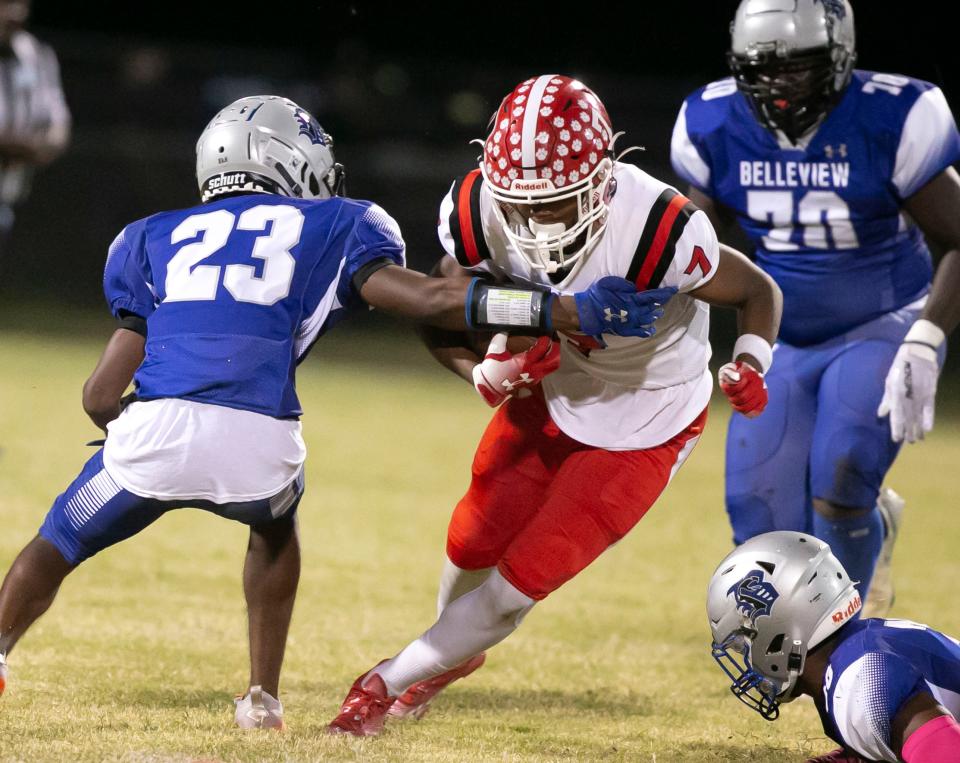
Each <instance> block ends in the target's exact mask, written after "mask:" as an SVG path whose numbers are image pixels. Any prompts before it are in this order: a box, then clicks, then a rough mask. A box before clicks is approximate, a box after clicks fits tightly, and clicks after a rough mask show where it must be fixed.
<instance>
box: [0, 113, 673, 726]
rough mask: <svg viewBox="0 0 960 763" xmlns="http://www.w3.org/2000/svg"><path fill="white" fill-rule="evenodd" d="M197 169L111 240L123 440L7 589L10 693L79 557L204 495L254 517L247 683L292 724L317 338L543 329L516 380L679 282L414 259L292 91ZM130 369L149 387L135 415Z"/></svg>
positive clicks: (234, 116)
mask: <svg viewBox="0 0 960 763" xmlns="http://www.w3.org/2000/svg"><path fill="white" fill-rule="evenodd" d="M197 180H198V182H199V185H200V191H201V194H202V202H203V203H202V204H201V205H199V206H196V207H191V208H189V209H184V210H177V211H172V212H161V213H159V214H155V215H152V216H150V217H147V218H145V219H143V220H139V221H137V222H134V223H131V224H130V225H128V226H126V227H125V228H124V229H123V230H122V231H121V233H120V235H119V236H117V238H116V240H115V241H114V242H113V244H112V245H111V247H110V251H109V254H108V257H107V263H106V267H105V272H104V292H105V295H106V298H107V302H108V303H109V305H110V310H111V312H112V313H113V315H114V316H116V318H117V319H118V320H119V326H118V328H117V330H116V331H115V332H114V334H113V336H112V337H111V339H110V341H109V343H108V344H107V347H106V349H105V351H104V353H103V356H102V357H101V358H100V361H99V364H98V365H97V367H96V369H95V370H94V371H93V374H92V375H91V376H90V378H89V380H88V381H87V382H86V384H85V385H84V389H83V405H84V409H85V410H86V412H87V413H88V414H89V416H90V418H91V419H92V420H93V421H94V423H95V424H97V425H98V426H100V427H102V428H104V429H105V431H107V433H108V436H107V439H106V441H105V444H104V446H103V448H102V449H100V450H99V451H98V452H97V453H96V454H95V455H94V456H93V457H92V458H91V459H90V460H89V461H88V462H87V464H86V465H85V466H84V467H83V470H82V471H81V473H80V475H79V476H78V477H77V479H76V480H75V481H74V482H73V483H72V484H71V485H70V486H69V487H68V488H67V489H66V491H65V492H64V493H63V494H61V495H60V496H59V497H58V498H57V499H56V501H55V502H54V504H53V507H52V508H51V510H50V512H49V513H48V515H47V517H46V520H45V521H44V523H43V526H42V527H41V528H40V532H39V535H38V536H37V537H36V538H34V539H33V540H32V541H31V542H30V543H29V544H28V545H27V546H26V548H25V549H24V550H23V551H22V552H21V553H20V555H19V556H18V557H17V559H16V560H15V561H14V563H13V566H12V567H11V569H10V571H9V572H8V574H7V576H6V579H5V580H4V582H3V586H2V588H0V693H2V691H3V689H4V686H5V682H6V678H7V664H6V658H7V655H8V654H9V653H10V650H11V649H12V648H13V647H14V645H15V644H16V643H17V641H18V640H19V639H20V637H21V636H22V635H23V634H24V632H25V631H26V630H27V628H29V627H30V625H31V624H32V623H33V622H34V621H35V620H36V619H37V618H38V617H39V616H40V615H41V614H43V612H45V611H46V610H47V608H48V607H49V606H50V605H51V603H52V602H53V599H54V597H55V596H56V594H57V591H58V589H59V586H60V583H61V582H62V581H63V579H64V578H65V577H66V576H67V574H68V573H69V572H71V571H72V570H73V569H75V568H76V567H77V565H79V564H80V563H81V562H83V561H84V560H86V559H88V558H89V557H91V556H93V555H94V554H96V553H98V552H99V551H102V550H103V549H105V548H107V547H109V546H111V545H113V544H115V543H118V542H120V541H122V540H124V539H126V538H129V537H131V536H132V535H135V534H136V533H138V532H140V531H141V530H143V529H144V528H146V527H147V526H148V525H150V524H151V523H153V522H154V521H156V520H157V519H158V518H159V517H160V516H162V515H163V514H164V513H166V512H167V511H170V510H172V509H177V508H181V507H185V506H191V507H198V508H201V509H205V510H208V511H211V512H214V513H216V514H219V515H221V516H224V517H226V518H229V519H234V520H237V521H240V522H243V523H245V524H247V525H249V526H250V542H249V546H248V550H247V556H246V561H245V567H244V572H243V583H244V593H245V595H246V600H247V609H248V614H249V638H250V658H251V673H250V690H249V691H248V692H247V694H246V695H245V696H244V697H243V698H241V699H240V700H238V703H237V709H236V720H237V723H238V724H239V725H240V726H241V727H244V728H278V727H281V726H282V724H283V714H282V707H281V705H280V703H279V701H278V699H277V697H278V686H279V680H280V667H281V663H282V660H283V652H284V646H285V643H286V636H287V629H288V626H289V623H290V617H291V614H292V610H293V603H294V598H295V595H296V589H297V582H298V578H299V572H300V552H299V545H298V541H297V530H296V522H295V512H296V510H297V505H298V503H299V501H300V499H301V496H302V494H303V464H304V459H305V456H306V449H305V447H304V442H303V439H302V437H301V426H300V421H299V417H300V415H301V409H300V403H299V401H298V399H297V395H296V391H295V388H294V373H295V370H296V366H297V365H298V364H299V363H300V362H301V361H302V360H303V359H304V358H305V357H306V355H307V353H308V352H309V350H310V348H311V346H312V345H313V344H314V342H316V341H317V340H318V339H319V338H320V337H321V336H322V335H323V334H324V333H325V332H326V331H329V330H330V329H331V328H332V327H333V326H334V325H335V324H336V323H337V322H338V321H339V320H341V319H342V318H343V317H344V316H345V315H346V314H347V312H348V311H349V310H350V309H351V308H356V307H361V306H363V305H369V306H370V307H378V308H382V309H384V310H387V311H389V312H393V313H396V314H399V315H404V316H407V317H410V318H413V319H415V320H419V321H423V322H429V323H432V324H435V325H437V326H440V327H441V328H443V327H445V328H448V329H463V328H464V327H469V328H475V329H479V330H491V329H492V330H499V331H519V332H520V333H524V332H526V333H529V334H541V335H544V336H543V337H542V338H541V339H540V340H539V341H538V343H537V344H536V345H534V347H533V348H532V349H531V350H530V351H529V352H526V353H520V354H519V355H516V356H514V357H513V358H511V359H510V361H509V362H502V363H501V362H495V363H493V364H492V365H491V364H488V366H487V367H486V372H487V373H488V376H489V378H490V379H491V383H494V384H499V385H502V386H503V387H504V388H507V389H509V388H510V385H512V384H517V383H519V381H518V380H519V379H521V378H523V379H526V380H529V379H536V378H540V377H542V376H543V375H544V374H546V373H549V372H550V371H551V370H553V369H555V368H556V365H557V363H558V362H559V360H558V359H559V351H558V350H557V349H556V347H555V346H554V344H553V342H552V340H550V339H549V338H548V337H549V335H551V334H552V333H553V331H554V329H558V330H561V329H566V330H582V331H584V332H586V333H600V332H609V333H618V334H622V335H630V336H650V335H651V334H652V333H653V331H654V328H653V325H652V324H653V322H654V321H655V320H656V319H657V318H658V317H659V316H660V314H661V313H662V310H661V307H660V303H661V302H664V301H666V299H667V298H668V295H666V294H664V293H662V292H640V293H638V292H637V291H636V288H635V287H634V286H632V285H631V284H628V282H626V281H625V280H623V279H612V280H611V279H608V280H607V281H606V282H604V283H600V282H598V283H596V284H593V285H591V286H589V287H588V288H587V289H585V290H584V291H582V292H580V293H578V294H576V295H574V296H562V297H558V296H556V295H554V294H552V293H550V292H547V291H533V290H530V289H524V288H521V287H510V289H505V288H499V287H497V286H496V285H493V284H488V283H485V282H480V281H479V279H477V280H474V281H472V282H470V284H469V285H464V284H463V283H457V282H454V281H451V280H449V279H440V278H429V277H427V276H425V275H423V274H422V273H416V272H413V271H409V270H406V269H405V268H404V263H405V247H404V242H403V239H402V238H401V235H400V231H399V229H398V227H397V224H396V223H395V222H394V220H393V219H392V218H391V217H390V216H389V215H388V214H387V213H386V212H384V210H383V209H381V208H380V207H378V206H377V205H376V204H372V203H370V202H367V201H355V200H352V199H347V198H343V197H342V196H340V192H341V188H342V181H343V168H342V167H341V165H339V164H338V163H336V162H335V161H334V156H333V152H332V146H331V140H330V137H329V135H327V134H326V133H325V132H324V131H323V130H322V129H321V127H320V125H319V124H318V123H317V122H316V120H315V119H314V118H313V117H312V116H311V115H310V114H309V113H307V112H306V111H304V110H303V109H301V108H300V107H299V106H297V105H296V104H295V103H293V102H292V101H289V100H287V99H285V98H280V97H276V96H256V97H250V98H243V99H240V100H239V101H236V102H235V103H233V104H231V105H229V106H227V107H226V108H225V109H224V110H223V111H221V112H220V113H219V114H218V115H217V116H215V117H214V119H213V120H212V121H211V122H210V124H209V125H208V126H207V128H206V129H205V130H204V132H203V134H202V135H201V136H200V140H199V142H198V143H197ZM465 306H466V309H465ZM506 308H509V309H506ZM498 314H502V315H503V316H504V317H503V318H502V319H501V322H499V323H498V322H497V321H496V320H495V318H494V316H496V315H498ZM488 316H490V318H489V319H488ZM131 380H133V381H134V383H135V401H134V402H131V403H130V404H128V405H127V406H126V407H125V409H124V410H123V412H122V413H121V396H122V395H123V393H124V391H125V390H126V389H127V387H128V386H129V384H130V382H131Z"/></svg>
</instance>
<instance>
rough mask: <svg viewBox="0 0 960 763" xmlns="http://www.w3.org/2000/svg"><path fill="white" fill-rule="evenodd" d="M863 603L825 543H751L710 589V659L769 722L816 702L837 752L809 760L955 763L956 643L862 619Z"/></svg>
mask: <svg viewBox="0 0 960 763" xmlns="http://www.w3.org/2000/svg"><path fill="white" fill-rule="evenodd" d="M860 607H861V603H860V594H859V593H858V591H857V588H856V585H855V584H854V582H853V581H852V580H850V577H849V575H847V572H846V570H844V568H843V566H842V565H841V564H840V562H839V561H838V560H837V558H836V557H835V556H834V555H833V553H831V551H830V547H829V546H828V545H827V544H826V543H824V542H823V541H820V540H818V539H816V538H814V537H813V536H812V535H805V534H803V533H798V532H790V531H778V532H770V533H764V534H762V535H758V536H756V537H754V538H751V539H750V540H748V541H747V542H746V543H744V544H743V545H741V546H738V547H737V548H736V549H735V550H734V551H733V552H732V553H730V554H729V555H728V556H727V557H726V558H725V559H724V560H723V561H722V562H721V563H720V566H719V567H717V571H716V572H715V573H714V575H713V578H712V580H711V581H710V587H709V589H708V592H707V616H708V617H709V619H710V628H711V630H712V631H713V656H714V659H716V660H717V662H718V663H719V664H720V667H721V668H723V671H724V672H725V673H726V674H727V675H728V676H729V677H730V678H731V679H732V680H733V684H732V686H731V687H730V689H731V691H732V692H733V694H734V696H735V697H737V699H739V700H740V701H741V702H743V703H744V704H745V705H747V706H748V707H751V708H753V709H754V710H756V711H757V712H758V713H760V714H761V715H762V716H763V717H764V718H766V719H767V720H771V721H772V720H775V719H776V718H777V717H778V715H779V714H780V705H781V703H783V702H790V701H791V700H793V699H795V698H796V697H797V696H799V695H800V694H808V695H810V696H811V697H813V699H814V702H815V704H816V707H817V711H818V712H819V713H820V718H821V720H822V721H823V728H824V729H825V730H826V732H827V734H828V735H829V736H830V737H831V738H832V739H833V740H834V741H836V742H839V743H840V744H842V745H843V747H844V749H842V750H837V751H835V752H833V753H831V754H829V755H825V756H822V757H820V758H816V759H813V761H808V763H845V762H846V763H860V761H861V760H862V759H864V758H865V759H867V760H877V761H881V760H882V761H890V763H897V761H900V760H904V761H906V763H960V725H958V724H957V718H958V717H960V642H957V641H956V640H955V639H952V638H949V637H948V636H945V635H943V634H942V633H938V632H937V631H935V630H933V629H931V628H928V627H927V626H926V625H920V624H919V623H914V622H910V621H907V620H881V619H877V618H870V619H859V618H857V617H856V615H857V614H858V613H859V612H860ZM860 756H862V758H861V757H860Z"/></svg>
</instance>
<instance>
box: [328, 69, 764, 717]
mask: <svg viewBox="0 0 960 763" xmlns="http://www.w3.org/2000/svg"><path fill="white" fill-rule="evenodd" d="M615 138H616V134H615V133H614V132H613V129H612V127H611V124H610V119H609V117H608V116H607V112H606V109H605V108H604V106H603V104H602V103H601V102H600V100H599V99H598V98H597V96H596V95H595V94H594V93H593V92H592V91H591V90H590V89H589V88H587V87H586V86H585V85H584V84H583V83H581V82H578V81H577V80H574V79H571V78H569V77H563V76H559V75H549V74H548V75H543V76H539V77H532V78H530V79H527V80H525V81H524V82H521V83H520V84H519V85H517V87H516V88H515V89H514V90H513V91H512V92H511V93H510V94H509V95H507V97H506V98H504V100H503V102H502V103H501V105H500V108H499V110H498V112H497V114H496V116H495V117H494V121H493V122H492V125H491V131H490V135H489V137H488V138H487V139H486V140H485V141H484V143H483V158H482V160H481V162H480V166H479V168H477V169H475V170H473V171H472V172H470V173H468V174H467V175H466V176H465V177H463V178H461V179H459V180H457V181H456V182H455V183H454V184H453V187H452V189H451V191H450V193H449V194H448V195H447V197H446V198H445V199H444V200H443V203H442V204H441V208H440V223H439V227H440V239H441V243H442V244H443V246H444V249H445V250H446V254H447V256H445V257H443V258H442V259H441V262H440V263H439V265H438V267H437V268H436V269H435V275H439V276H442V277H445V278H453V279H466V278H471V277H474V276H475V275H476V274H477V273H485V274H487V275H488V276H489V277H490V278H491V279H492V280H495V281H505V282H511V283H513V284H517V285H525V286H531V285H538V286H541V287H549V288H552V289H553V290H555V291H557V292H559V293H561V294H569V293H571V292H574V291H576V290H577V289H579V288H581V284H584V283H590V282H592V281H595V280H596V281H597V282H598V283H601V284H602V283H603V282H604V281H603V279H604V278H607V277H618V278H624V277H625V278H626V279H627V281H629V282H632V283H633V284H635V285H636V288H637V289H640V290H641V293H643V292H644V291H645V290H649V291H647V293H649V294H654V295H655V296H656V299H657V300H658V301H661V302H662V303H663V305H664V308H663V315H662V316H661V317H660V318H659V320H658V321H657V323H656V327H655V333H654V332H651V334H652V335H651V336H650V337H648V338H636V337H634V338H631V339H629V340H623V341H621V338H620V337H606V338H605V340H606V341H604V340H602V339H599V338H598V336H597V334H598V331H596V330H595V329H593V328H591V327H590V326H584V325H583V324H581V331H582V332H583V333H565V332H561V334H560V336H559V338H558V339H557V340H556V342H555V343H553V345H551V344H549V343H548V340H544V339H541V340H539V341H538V344H537V345H535V346H534V347H533V348H532V349H530V350H528V351H527V352H522V353H518V354H516V355H511V354H510V352H509V351H508V350H507V345H506V341H505V336H503V335H498V336H497V337H495V339H494V341H493V342H491V345H490V349H489V351H488V353H487V355H486V357H485V358H480V357H479V356H478V355H477V354H476V353H475V352H474V351H472V350H471V349H469V347H470V343H469V341H465V340H466V337H465V336H464V335H451V334H449V333H431V334H429V335H428V344H430V348H431V351H432V352H433V354H434V356H435V357H436V358H437V359H438V360H439V361H440V362H441V363H442V364H443V365H445V366H447V367H448V368H450V369H451V370H453V371H454V372H456V373H458V374H459V375H461V376H462V377H463V378H464V379H466V380H468V381H472V382H473V383H474V385H475V386H476V388H477V390H478V392H479V393H480V394H481V395H482V396H483V398H484V400H486V401H487V403H489V404H490V405H491V406H497V405H500V404H501V403H504V404H503V405H502V406H501V407H500V408H499V410H498V411H497V412H496V414H495V415H494V417H493V420H492V421H491V423H490V425H489V427H488V428H487V431H486V433H485V434H484V436H483V439H482V440H481V442H480V445H479V447H478V449H477V455H476V459H475V461H474V465H473V479H472V482H471V485H470V488H469V490H468V491H467V494H466V496H464V498H463V499H462V500H461V501H460V503H459V504H458V505H457V507H456V508H455V510H454V513H453V518H452V520H451V522H450V529H449V534H448V540H447V557H448V559H447V561H446V566H445V568H444V571H443V575H442V579H441V582H440V594H439V610H440V616H439V619H438V620H437V622H436V623H435V624H434V625H433V627H431V628H430V629H429V630H428V631H426V632H425V633H424V634H423V635H422V636H421V637H420V638H417V639H416V640H414V641H413V642H412V643H411V644H409V645H408V646H407V647H406V648H405V649H404V650H403V651H401V652H400V653H399V654H398V655H397V656H396V657H394V658H392V659H390V660H386V661H384V662H382V663H381V664H379V665H378V666H376V667H375V668H373V669H372V670H371V671H369V672H365V673H364V674H362V675H361V676H360V677H359V678H358V679H357V681H356V682H355V683H354V685H353V687H352V689H351V690H350V692H349V694H348V696H347V698H346V700H345V701H344V704H343V706H342V708H341V711H340V713H339V715H338V716H337V717H336V718H335V719H334V721H333V722H332V723H331V724H330V731H331V732H334V733H349V734H355V735H358V736H367V735H371V734H376V733H378V732H379V731H380V730H381V728H382V726H383V723H384V720H385V717H386V715H387V713H388V711H390V714H391V715H395V716H414V717H419V716H421V715H422V714H423V713H424V712H425V710H426V707H427V704H428V703H429V702H430V701H431V700H432V698H433V697H434V696H435V695H436V694H437V692H438V691H440V690H441V689H442V688H443V687H444V686H446V685H448V684H449V683H450V682H451V681H452V680H454V679H456V678H459V677H462V676H464V675H466V674H467V673H469V672H472V671H473V670H475V669H476V668H477V667H479V665H480V664H482V662H483V660H484V650H486V649H488V648H489V647H491V646H493V645H494V644H496V643H498V642H500V641H501V640H503V639H504V638H506V637H507V636H508V635H509V634H510V633H511V632H512V631H513V630H514V629H515V628H516V627H517V626H518V625H519V623H520V621H521V620H522V619H523V617H524V615H525V614H526V613H527V612H528V611H529V610H530V608H531V607H532V606H533V605H534V604H535V603H536V602H537V601H539V600H541V599H543V598H544V597H546V596H547V595H548V594H549V593H550V592H552V591H554V590H556V589H557V588H559V587H560V586H561V585H563V584H564V583H565V582H566V581H567V580H569V579H570V578H572V577H574V576H575V575H576V574H577V573H578V572H580V571H581V570H582V569H584V568H585V567H586V566H587V565H589V564H590V563H591V562H592V561H593V560H594V559H596V558H597V557H598V556H599V555H600V554H601V553H603V551H604V550H605V549H606V548H608V547H609V546H610V545H612V544H613V543H616V542H617V541H618V540H620V539H621V538H622V537H623V536H624V535H626V533H627V532H628V531H629V530H630V529H631V528H632V527H633V526H634V525H635V524H636V523H637V522H638V521H639V520H640V518H641V517H642V516H643V515H644V514H645V513H646V511H647V510H648V509H649V508H650V506H652V505H653V503H654V501H656V499H657V497H658V496H659V495H660V493H661V492H662V491H663V489H664V488H665V487H666V486H667V484H668V483H669V481H670V479H671V477H672V476H673V475H674V474H675V473H676V471H677V470H678V469H679V468H680V466H681V465H682V464H683V462H684V461H685V460H686V458H687V456H688V455H689V454H690V452H691V450H692V449H693V447H694V445H695V444H696V442H697V440H698V438H699V436H700V433H701V432H702V430H703V425H704V422H705V420H706V408H707V403H708V401H709V399H710V394H711V388H712V380H711V376H710V372H709V370H708V367H707V361H708V360H709V358H710V344H709V342H708V338H707V334H708V328H709V304H717V305H723V306H727V307H733V308H736V309H737V310H738V311H739V319H740V328H741V331H742V334H741V336H740V338H739V340H738V342H737V345H736V347H735V350H734V360H733V362H731V363H729V364H727V365H725V366H724V368H723V371H722V380H721V384H722V386H723V388H724V392H725V393H726V394H727V396H728V397H729V398H730V400H731V402H732V403H733V405H734V407H735V408H736V409H737V410H739V411H742V412H744V413H745V414H747V415H757V414H759V413H760V411H761V410H762V409H763V407H764V405H765V403H766V390H765V386H764V382H763V373H764V372H765V371H766V369H767V367H768V366H769V365H770V361H771V348H770V342H771V341H772V340H773V338H774V337H775V335H776V331H777V327H778V325H779V318H780V302H781V299H780V293H779V291H778V289H777V287H776V285H775V284H774V283H773V281H772V280H771V279H770V278H769V277H768V276H766V275H764V274H763V273H762V272H761V271H760V270H759V269H758V268H756V267H754V266H753V265H752V264H751V263H750V262H749V261H748V260H747V259H746V258H744V257H743V256H741V255H740V254H739V253H737V252H735V251H733V250H731V249H728V248H725V247H720V246H719V245H718V243H717V238H716V235H715V233H714V231H713V227H712V226H711V224H710V221H709V220H708V219H707V216H706V215H705V214H703V213H702V212H700V211H698V210H697V208H696V207H695V206H693V205H692V204H691V203H690V202H689V200H688V199H686V198H685V197H684V196H682V195H681V194H679V193H678V192H677V191H676V190H674V189H673V188H670V187H669V186H668V185H667V184H665V183H662V182H660V181H659V180H656V179H655V178H652V177H650V176H649V175H647V174H646V173H645V172H643V171H641V170H639V169H637V168H636V167H633V166H631V165H628V164H623V163H621V162H619V161H617V158H616V157H615V154H614V147H613V144H614V140H615ZM613 318H614V320H616V316H613ZM555 356H559V367H558V368H557V369H556V370H555V371H553V372H552V373H549V375H547V372H549V370H550V367H549V359H551V358H553V357H555ZM531 369H532V370H531ZM541 379H542V384H540V383H539V382H540V381H541ZM391 708H392V709H391Z"/></svg>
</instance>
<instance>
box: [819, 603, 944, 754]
mask: <svg viewBox="0 0 960 763" xmlns="http://www.w3.org/2000/svg"><path fill="white" fill-rule="evenodd" d="M919 692H927V693H929V694H931V695H932V696H933V697H934V698H935V699H936V701H937V702H938V703H939V704H941V705H943V707H944V708H946V709H947V711H948V712H950V713H951V714H952V715H953V717H954V718H960V642H958V641H956V640H955V639H952V638H950V637H948V636H944V635H943V634H942V633H939V632H937V631H935V630H933V629H931V628H929V627H927V626H926V625H921V624H919V623H914V622H910V621H909V620H876V619H871V620H859V621H854V622H852V623H850V624H849V625H846V626H844V631H843V634H842V641H841V642H840V643H839V644H838V645H837V647H836V648H835V649H834V651H833V653H832V654H831V655H830V660H829V662H828V665H827V670H826V674H825V675H824V686H823V693H824V697H823V700H824V701H823V705H822V706H821V707H820V716H821V719H822V721H823V727H824V730H825V731H826V732H827V734H828V735H829V736H830V737H832V738H833V739H834V740H836V741H837V742H840V743H841V744H843V745H846V746H847V747H848V748H850V749H851V750H855V751H856V752H857V753H858V754H860V755H861V756H863V757H865V758H868V759H870V760H884V761H890V763H896V762H897V761H898V760H899V758H898V757H897V755H896V752H897V751H895V750H893V749H891V747H890V744H891V743H890V726H891V722H892V721H893V718H894V716H895V715H896V714H897V711H898V710H899V709H900V707H901V706H902V705H903V703H904V702H905V701H906V700H908V699H909V698H910V697H912V696H914V695H915V694H917V693H919ZM818 705H819V703H818Z"/></svg>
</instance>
